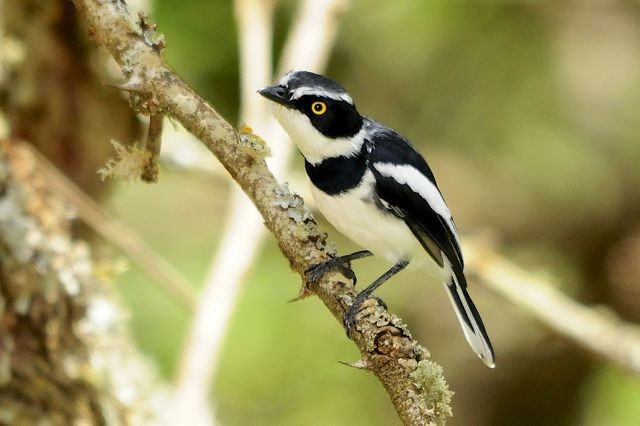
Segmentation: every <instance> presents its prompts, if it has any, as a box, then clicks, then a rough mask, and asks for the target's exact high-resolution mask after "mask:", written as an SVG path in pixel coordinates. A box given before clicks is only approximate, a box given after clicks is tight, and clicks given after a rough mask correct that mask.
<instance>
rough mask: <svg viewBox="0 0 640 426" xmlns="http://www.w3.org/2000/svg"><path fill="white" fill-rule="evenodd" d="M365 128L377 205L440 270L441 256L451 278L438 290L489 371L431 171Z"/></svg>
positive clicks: (392, 136) (402, 144) (391, 135)
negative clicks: (401, 225) (401, 223)
mask: <svg viewBox="0 0 640 426" xmlns="http://www.w3.org/2000/svg"><path fill="white" fill-rule="evenodd" d="M370 126H372V127H374V128H373V129H371V132H370V133H371V134H372V135H373V136H372V138H371V140H370V141H368V142H366V143H367V145H366V147H365V148H366V149H367V151H368V153H369V162H368V168H369V170H371V172H372V173H373V175H374V177H375V180H376V194H377V196H378V199H379V200H378V202H379V205H380V206H382V207H383V208H386V209H387V210H388V211H390V212H391V213H392V214H394V215H396V216H398V217H399V218H401V219H403V220H404V221H405V223H406V224H407V226H408V227H409V229H411V232H413V235H415V236H416V238H417V239H418V240H419V241H420V243H421V244H422V247H424V249H425V250H426V251H427V252H428V253H429V254H430V255H431V257H432V258H433V260H435V261H436V262H437V263H438V264H439V265H440V266H441V267H442V266H444V259H443V257H442V255H443V254H444V256H446V258H447V260H448V261H449V263H450V264H451V268H452V270H453V275H452V277H451V278H450V279H449V280H448V282H445V283H443V284H444V286H445V288H446V289H447V291H448V294H449V297H450V299H451V303H452V304H453V307H454V310H455V312H456V316H457V317H458V320H459V321H460V325H461V326H462V331H463V332H464V335H465V338H466V339H467V342H468V343H469V345H471V348H472V349H473V350H474V352H475V353H476V354H478V356H479V357H480V358H481V359H482V361H483V362H484V363H485V364H486V365H488V366H489V367H491V368H493V367H494V366H495V355H494V352H493V348H492V346H491V341H490V339H489V336H488V335H487V331H486V330H485V327H484V324H483V323H482V318H480V314H479V313H478V310H477V309H476V307H475V305H474V304H473V301H472V300H471V297H470V296H469V293H467V290H466V287H467V281H466V279H465V276H464V271H463V269H464V263H463V260H462V253H461V251H460V245H459V243H458V238H457V235H456V229H455V224H454V223H453V219H452V218H451V214H450V213H449V209H448V208H447V207H446V204H445V203H444V199H443V198H442V194H441V193H440V190H439V189H438V185H437V184H436V180H435V178H434V176H433V173H432V172H431V169H430V168H429V166H428V165H427V162H426V161H425V160H424V158H422V156H421V155H420V154H419V153H418V152H417V151H416V150H415V149H414V148H413V147H412V146H411V144H410V143H409V141H407V140H406V139H405V138H403V137H402V136H401V135H399V134H398V133H396V132H394V131H392V130H391V129H388V128H386V127H383V126H382V125H379V124H377V123H375V122H372V123H371V124H370ZM407 166H408V167H407ZM414 169H415V170H414ZM416 171H417V172H416ZM408 182H409V183H408ZM411 186H413V187H414V188H416V189H417V190H420V192H421V193H422V194H423V195H421V194H420V193H418V192H417V190H415V191H414V189H412V188H411Z"/></svg>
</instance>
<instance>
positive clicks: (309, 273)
mask: <svg viewBox="0 0 640 426" xmlns="http://www.w3.org/2000/svg"><path fill="white" fill-rule="evenodd" d="M330 271H339V272H340V273H342V275H344V276H345V278H347V279H349V280H351V281H353V285H355V284H356V281H357V279H356V274H355V273H354V272H353V271H352V270H351V268H349V267H348V266H346V265H345V264H344V263H342V262H341V260H340V258H333V259H329V260H327V261H326V262H323V263H318V264H317V265H313V266H311V267H310V268H309V269H307V270H306V271H304V276H305V278H306V279H307V282H311V283H314V282H316V281H319V280H320V279H321V278H322V277H323V276H325V274H326V273H327V272H330Z"/></svg>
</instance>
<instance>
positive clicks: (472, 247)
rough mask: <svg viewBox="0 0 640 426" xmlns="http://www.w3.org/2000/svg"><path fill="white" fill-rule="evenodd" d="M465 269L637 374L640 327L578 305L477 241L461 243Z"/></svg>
mask: <svg viewBox="0 0 640 426" xmlns="http://www.w3.org/2000/svg"><path fill="white" fill-rule="evenodd" d="M464 250H465V259H466V271H467V272H469V273H471V274H474V275H476V276H477V277H478V278H479V279H480V281H481V282H482V283H483V284H485V285H486V286H487V287H489V288H490V289H491V290H493V291H495V292H496V293H498V294H500V295H501V296H502V297H504V298H505V299H507V300H508V301H509V302H511V303H513V304H514V305H516V306H518V307H520V308H522V309H523V310H525V311H527V312H529V313H530V314H531V315H533V316H534V317H535V318H536V319H538V320H539V321H542V322H543V323H544V324H545V325H547V326H548V327H549V328H551V329H552V330H553V331H555V332H556V333H558V334H560V335H561V336H564V337H566V338H568V339H571V340H573V341H574V342H576V343H577V344H579V345H580V346H582V347H584V348H585V349H587V350H589V351H590V352H592V353H594V354H596V355H598V356H599V357H602V358H604V359H606V360H608V361H610V362H613V363H614V364H618V365H620V366H621V367H623V368H625V369H627V370H629V371H631V372H633V373H635V374H640V328H639V327H637V326H635V325H632V324H629V323H625V322H624V321H622V320H621V319H620V318H618V317H617V316H616V315H615V314H614V313H613V312H604V310H603V309H600V308H598V309H594V308H589V307H586V306H584V305H581V304H579V303H577V302H575V301H574V300H572V299H571V298H569V297H567V296H565V295H564V294H562V293H561V292H560V291H558V290H557V289H556V288H557V285H554V283H553V282H552V280H551V279H550V278H547V277H542V276H536V275H534V274H531V273H529V272H527V271H525V270H523V269H522V268H520V267H518V266H517V265H515V264H513V263H511V262H509V261H508V260H506V259H504V258H503V257H501V256H500V255H498V254H496V252H495V251H494V250H491V249H490V248H489V247H488V246H487V244H484V245H483V244H482V243H480V242H479V241H465V244H464Z"/></svg>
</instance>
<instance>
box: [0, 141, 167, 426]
mask: <svg viewBox="0 0 640 426" xmlns="http://www.w3.org/2000/svg"><path fill="white" fill-rule="evenodd" d="M0 188H1V191H0V424H11V425H33V424H51V425H71V424H92V425H105V424H152V423H153V422H154V421H156V420H158V418H159V417H160V414H159V411H160V410H159V409H160V408H161V407H162V403H161V401H162V400H163V399H165V398H166V394H167V392H166V389H165V387H164V386H163V385H162V383H161V382H160V381H159V379H158V377H157V376H156V374H155V372H154V371H153V369H152V368H151V367H150V364H148V363H147V361H146V360H145V359H143V358H142V357H141V355H140V354H139V352H137V350H136V348H135V346H134V345H133V343H132V340H131V337H130V336H129V334H128V332H127V328H126V324H125V321H124V318H125V317H126V315H125V314H124V313H123V312H122V310H121V308H120V307H119V305H118V304H117V303H116V302H115V301H114V299H113V296H112V295H111V294H110V292H109V291H108V290H107V283H105V282H104V276H105V275H107V274H105V271H107V270H108V267H107V266H108V265H107V263H106V262H105V264H104V265H103V266H102V267H100V264H99V263H96V262H95V261H94V260H93V259H92V258H91V253H90V251H89V248H88V246H87V245H86V244H85V243H83V242H82V241H74V240H72V239H71V237H70V232H69V228H70V223H69V211H68V206H67V205H66V204H65V203H64V202H63V201H62V200H61V199H60V198H59V195H58V194H57V192H56V191H55V190H52V189H51V188H50V186H49V182H48V181H47V179H46V178H45V177H43V176H42V175H41V173H40V169H39V168H38V167H37V163H36V161H35V160H34V157H33V156H32V155H31V151H30V150H29V149H27V148H26V147H25V146H24V144H21V143H17V142H8V141H4V140H0ZM99 270H102V271H103V272H102V273H99ZM154 401H156V402H157V404H156V405H155V407H154Z"/></svg>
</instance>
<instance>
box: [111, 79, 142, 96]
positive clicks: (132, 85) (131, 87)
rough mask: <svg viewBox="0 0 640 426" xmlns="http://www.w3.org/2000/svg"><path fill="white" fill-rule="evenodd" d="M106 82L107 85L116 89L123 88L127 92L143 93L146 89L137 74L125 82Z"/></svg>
mask: <svg viewBox="0 0 640 426" xmlns="http://www.w3.org/2000/svg"><path fill="white" fill-rule="evenodd" d="M104 84H105V86H109V87H113V88H114V89H118V90H123V91H125V92H132V93H134V92H137V93H142V92H143V91H144V87H143V85H142V80H141V79H140V78H139V77H137V76H135V75H132V76H131V77H130V78H129V79H128V80H127V81H125V82H123V83H104Z"/></svg>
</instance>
